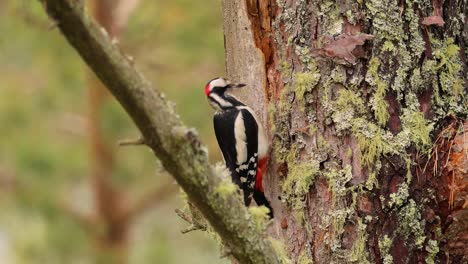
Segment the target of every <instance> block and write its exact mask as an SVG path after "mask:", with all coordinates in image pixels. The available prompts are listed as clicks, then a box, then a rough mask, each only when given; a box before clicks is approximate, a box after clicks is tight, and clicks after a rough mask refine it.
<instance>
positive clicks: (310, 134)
mask: <svg viewBox="0 0 468 264" xmlns="http://www.w3.org/2000/svg"><path fill="white" fill-rule="evenodd" d="M467 9H468V3H467V1H466V0H446V1H438V0H433V1H432V2H430V1H427V0H424V1H413V0H404V1H396V0H366V1H359V0H358V1H346V0H345V1H336V2H334V1H328V0H311V1H304V0H265V1H262V0H245V1H236V0H224V1H223V14H224V31H225V46H226V65H227V74H228V77H229V78H231V79H234V80H236V81H242V82H245V83H247V84H248V85H249V87H250V88H249V89H248V90H247V89H244V91H241V92H240V94H238V96H239V97H241V98H242V99H243V100H244V101H246V102H247V103H248V104H249V105H252V106H253V108H254V109H255V111H257V113H258V114H259V116H261V117H262V120H263V121H264V123H265V125H266V127H269V131H270V139H271V141H272V150H271V157H272V159H271V161H270V164H269V173H268V177H266V179H265V182H264V184H265V185H267V188H266V192H267V196H268V197H270V199H271V200H272V202H273V207H274V209H275V212H276V216H275V226H276V227H277V229H276V230H275V229H273V230H270V231H271V233H273V235H274V236H277V237H279V238H280V239H281V240H283V242H284V245H285V247H286V251H287V252H288V254H289V256H290V258H291V259H292V261H293V262H294V263H421V262H422V263H424V262H426V263H434V262H438V263H462V262H467V261H468V254H467V253H468V252H467V250H468V243H467V242H468V233H467V230H468V209H467V208H466V207H467V204H468V203H467V201H468V200H467V191H468V190H467V187H468V186H467V184H466V182H467V179H468V143H467V141H468V131H467V130H466V128H467V127H468V123H467V122H466V118H467V114H468V110H467V109H468V97H467V96H466V94H467V92H468V83H467V80H466V77H467V76H466V75H467V51H466V47H467V45H468V27H467V26H466V24H467V17H468V16H467V13H468V12H467ZM278 198H280V199H281V201H280V200H279V199H278ZM278 230H279V231H278ZM275 231H276V233H275Z"/></svg>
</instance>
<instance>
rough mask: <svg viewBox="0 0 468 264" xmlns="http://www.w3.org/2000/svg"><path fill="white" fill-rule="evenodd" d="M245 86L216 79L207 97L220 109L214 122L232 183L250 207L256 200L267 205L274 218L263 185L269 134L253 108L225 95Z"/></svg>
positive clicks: (207, 89)
mask: <svg viewBox="0 0 468 264" xmlns="http://www.w3.org/2000/svg"><path fill="white" fill-rule="evenodd" d="M243 86H245V85H244V84H232V83H230V82H229V81H227V80H226V79H224V78H216V79H213V80H211V81H210V82H208V84H207V85H206V87H205V94H206V96H207V98H208V101H209V103H210V105H211V106H213V108H214V109H216V110H217V111H216V113H215V115H214V119H213V123H214V129H215V134H216V139H217V140H218V144H219V147H220V149H221V152H222V153H223V157H224V160H225V162H226V166H227V168H228V169H229V171H230V172H231V177H232V181H233V182H234V183H235V184H237V185H238V186H239V187H240V188H241V190H242V191H243V194H244V202H245V205H246V206H249V205H250V203H251V200H252V197H253V198H254V200H255V201H256V203H257V204H258V205H265V206H267V207H268V208H269V209H270V216H272V208H271V206H270V204H269V202H268V200H267V199H266V198H265V195H264V191H263V186H262V176H263V173H264V171H265V167H266V161H267V159H268V156H267V154H268V141H267V138H266V134H265V131H264V129H263V126H262V125H261V123H259V122H258V118H257V117H256V115H255V113H254V112H253V111H252V109H250V108H249V107H248V106H246V105H245V104H243V103H242V102H240V101H239V100H238V99H237V98H235V97H234V96H232V95H228V94H226V93H225V92H226V90H227V89H229V88H240V87H243Z"/></svg>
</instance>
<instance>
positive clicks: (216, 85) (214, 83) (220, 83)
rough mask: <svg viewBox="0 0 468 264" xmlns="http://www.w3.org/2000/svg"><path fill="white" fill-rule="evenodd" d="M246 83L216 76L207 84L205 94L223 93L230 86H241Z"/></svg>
mask: <svg viewBox="0 0 468 264" xmlns="http://www.w3.org/2000/svg"><path fill="white" fill-rule="evenodd" d="M244 86H245V84H243V83H238V84H237V83H236V84H234V83H231V82H230V81H228V80H226V79H224V78H221V77H220V78H215V79H213V80H211V81H209V82H208V83H207V84H206V86H205V95H206V96H207V97H209V96H210V94H213V93H214V94H217V95H223V94H224V92H225V91H226V90H227V89H229V88H241V87H244Z"/></svg>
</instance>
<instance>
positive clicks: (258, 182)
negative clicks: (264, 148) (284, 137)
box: [255, 157, 268, 192]
mask: <svg viewBox="0 0 468 264" xmlns="http://www.w3.org/2000/svg"><path fill="white" fill-rule="evenodd" d="M267 161H268V157H265V158H263V159H261V160H259V161H258V167H257V177H256V178H255V190H258V191H260V192H264V190H263V184H262V179H263V174H265V171H266V165H267Z"/></svg>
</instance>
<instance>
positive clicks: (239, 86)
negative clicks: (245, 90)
mask: <svg viewBox="0 0 468 264" xmlns="http://www.w3.org/2000/svg"><path fill="white" fill-rule="evenodd" d="M244 86H245V84H243V83H234V84H229V85H228V86H227V88H241V87H244Z"/></svg>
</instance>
